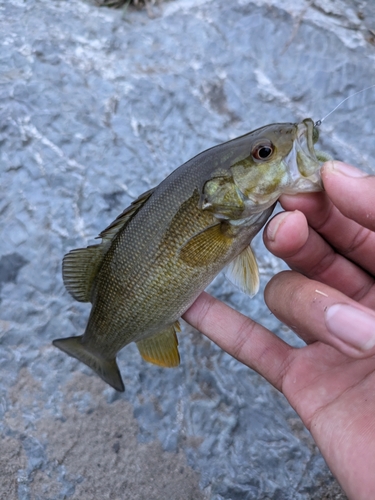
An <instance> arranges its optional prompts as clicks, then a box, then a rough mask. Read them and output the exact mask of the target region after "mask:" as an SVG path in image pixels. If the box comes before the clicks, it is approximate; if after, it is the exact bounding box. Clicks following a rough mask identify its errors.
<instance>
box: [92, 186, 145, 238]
mask: <svg viewBox="0 0 375 500" xmlns="http://www.w3.org/2000/svg"><path fill="white" fill-rule="evenodd" d="M154 191H155V188H152V189H150V190H149V191H146V192H145V193H143V194H141V196H139V197H138V198H137V199H136V200H134V201H133V202H132V204H131V205H130V206H129V207H127V208H125V210H124V211H123V212H122V213H121V214H120V215H119V216H118V217H116V219H115V220H114V221H113V222H111V224H110V225H109V226H108V227H106V228H105V229H104V231H102V232H101V233H100V234H99V236H98V238H103V240H105V241H112V240H113V238H114V237H115V236H116V234H117V233H118V232H119V231H120V229H122V228H123V227H125V226H126V224H127V223H128V222H129V221H130V219H131V218H132V217H133V216H134V215H135V214H136V213H137V212H138V210H139V209H140V208H141V206H142V205H143V204H144V203H146V201H147V200H148V199H149V198H150V196H151V195H152V193H153V192H154Z"/></svg>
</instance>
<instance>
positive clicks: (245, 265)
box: [224, 246, 259, 297]
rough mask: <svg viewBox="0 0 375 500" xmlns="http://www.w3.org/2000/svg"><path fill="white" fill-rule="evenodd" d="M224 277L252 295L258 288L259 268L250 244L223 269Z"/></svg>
mask: <svg viewBox="0 0 375 500" xmlns="http://www.w3.org/2000/svg"><path fill="white" fill-rule="evenodd" d="M224 274H225V277H226V278H227V279H228V280H229V281H231V282H232V283H233V284H234V285H235V286H236V287H238V288H239V289H240V290H241V291H242V292H244V293H247V294H248V295H250V297H253V296H254V295H255V294H256V293H257V291H258V290H259V270H258V264H257V261H256V258H255V256H254V253H253V251H252V249H251V247H250V246H247V247H246V248H245V250H243V251H242V252H241V253H240V254H239V255H238V256H237V257H236V258H235V259H234V260H232V262H230V263H229V264H228V265H227V267H226V268H225V270H224Z"/></svg>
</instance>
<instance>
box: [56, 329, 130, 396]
mask: <svg viewBox="0 0 375 500" xmlns="http://www.w3.org/2000/svg"><path fill="white" fill-rule="evenodd" d="M53 345H54V346H55V347H58V348H59V349H61V350H62V351H64V352H66V354H69V356H72V357H73V358H76V359H78V360H79V361H82V363H85V365H87V366H89V367H90V368H91V369H92V370H94V372H96V373H97V374H98V375H99V377H100V378H102V379H103V380H104V382H107V384H109V385H110V386H112V387H113V388H114V389H116V391H119V392H124V390H125V387H124V383H123V381H122V378H121V375H120V371H119V369H118V366H117V363H116V358H113V359H103V358H102V357H101V356H97V355H96V354H95V353H93V352H92V351H90V350H89V349H88V348H87V347H86V346H85V344H83V343H82V336H79V337H68V338H66V339H57V340H54V341H53Z"/></svg>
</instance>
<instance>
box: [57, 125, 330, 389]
mask: <svg viewBox="0 0 375 500" xmlns="http://www.w3.org/2000/svg"><path fill="white" fill-rule="evenodd" d="M317 135H318V134H317V130H316V128H315V127H314V124H313V122H312V120H310V119H306V120H304V121H303V122H302V123H300V124H291V123H284V124H273V125H268V126H266V127H262V128H261V129H257V130H255V131H253V132H250V133H249V134H246V135H244V136H242V137H239V138H237V139H233V140H232V141H229V142H228V143H224V144H221V145H219V146H215V147H213V148H211V149H209V150H207V151H204V152H203V153H201V154H199V155H197V156H196V157H194V158H193V159H191V160H190V161H188V162H187V163H185V164H183V165H182V166H181V167H179V168H178V169H176V170H175V171H174V172H172V173H171V174H170V175H169V176H168V177H167V178H166V179H165V180H164V181H163V182H161V183H160V184H159V186H157V187H156V188H155V189H153V190H150V191H148V192H146V193H144V194H143V195H141V196H140V197H139V198H138V199H137V200H135V201H134V202H133V203H132V205H131V206H130V207H128V208H127V209H126V210H124V212H123V213H122V214H121V215H120V216H119V217H118V218H117V219H116V220H115V221H114V222H113V223H112V224H110V225H109V226H108V227H107V229H105V230H104V231H103V232H102V233H101V234H100V237H101V238H102V243H100V244H98V245H94V246H91V247H87V248H83V249H76V250H72V251H71V252H69V253H68V254H67V255H66V256H65V257H64V261H63V278H64V283H65V285H66V287H67V289H68V291H69V292H70V293H71V294H72V296H73V297H74V298H76V299H77V300H80V301H90V302H92V309H91V313H90V317H89V320H88V324H87V327H86V330H85V332H84V334H83V335H81V336H78V337H70V338H68V339H58V340H55V341H54V345H56V346H57V347H59V348H60V349H61V350H63V351H64V352H66V353H67V354H69V355H71V356H73V357H76V358H77V359H79V360H81V361H83V362H84V363H86V364H87V365H88V366H90V367H91V368H92V369H93V370H95V371H96V372H97V373H98V375H99V376H100V377H101V378H102V379H103V380H105V381H106V382H107V383H109V384H110V385H111V386H112V387H114V388H115V389H117V390H119V391H122V390H124V385H123V382H122V379H121V375H120V372H119V369H118V367H117V363H116V356H117V353H118V351H120V350H121V349H122V348H123V347H124V346H126V345H127V344H129V343H130V342H136V343H137V346H138V348H139V351H140V353H141V355H142V356H143V358H144V359H145V360H146V361H149V362H152V363H155V364H157V365H160V366H165V367H172V366H177V365H178V363H179V360H180V358H179V353H178V347H177V346H178V341H177V337H176V331H179V325H178V319H179V318H180V316H181V315H182V314H183V313H184V312H185V311H186V309H187V308H188V307H189V306H190V305H191V304H192V303H193V302H194V300H195V299H196V298H197V296H198V295H199V294H200V293H201V291H202V290H204V288H206V286H207V285H208V284H209V283H210V282H211V281H212V279H213V278H214V277H215V276H216V275H217V274H218V273H219V272H220V270H221V269H223V268H224V267H225V266H228V269H229V272H230V273H231V274H232V276H231V279H232V281H233V282H234V283H235V284H237V285H238V286H239V287H240V288H241V289H242V290H244V291H245V292H247V293H249V294H250V295H251V294H254V293H256V291H257V288H258V286H259V278H258V268H257V264H256V260H255V257H254V255H253V254H252V252H251V249H250V247H249V245H250V242H251V240H252V239H253V237H254V236H255V235H256V234H257V233H258V232H259V230H260V229H261V228H262V226H263V225H264V224H265V223H266V221H267V219H268V218H269V216H270V215H271V213H272V210H273V207H274V204H275V202H276V201H277V199H278V197H279V196H280V195H281V194H282V193H289V194H292V193H294V192H296V193H297V192H312V191H318V190H321V189H322V185H321V180H320V175H319V170H320V166H321V164H320V161H319V160H318V158H317V157H316V154H315V151H314V147H313V143H314V140H315V138H316V137H317Z"/></svg>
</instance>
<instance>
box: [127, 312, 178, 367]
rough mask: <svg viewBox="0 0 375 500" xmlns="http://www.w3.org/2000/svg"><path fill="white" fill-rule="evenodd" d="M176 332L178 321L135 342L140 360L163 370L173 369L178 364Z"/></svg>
mask: <svg viewBox="0 0 375 500" xmlns="http://www.w3.org/2000/svg"><path fill="white" fill-rule="evenodd" d="M176 330H177V331H181V330H180V324H179V322H178V321H176V323H175V324H174V325H172V326H170V327H169V328H167V329H166V330H164V331H162V332H160V333H157V334H156V335H153V336H152V337H149V338H147V339H144V340H140V341H138V342H137V347H138V349H139V352H140V354H141V356H142V358H143V359H144V360H145V361H147V362H148V363H153V364H154V365H158V366H162V367H164V368H174V367H176V366H178V365H179V364H180V354H179V352H178V347H177V346H178V339H177V335H176Z"/></svg>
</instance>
